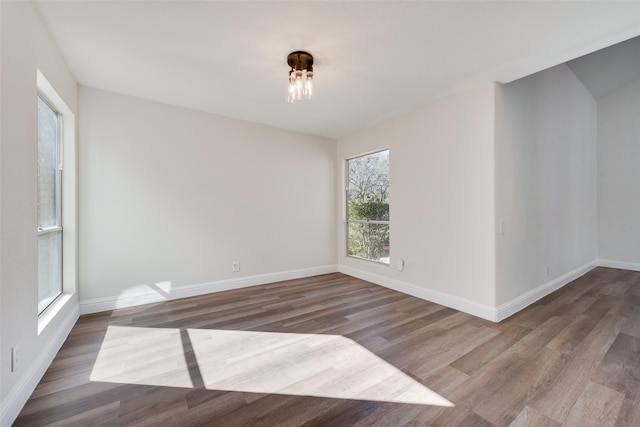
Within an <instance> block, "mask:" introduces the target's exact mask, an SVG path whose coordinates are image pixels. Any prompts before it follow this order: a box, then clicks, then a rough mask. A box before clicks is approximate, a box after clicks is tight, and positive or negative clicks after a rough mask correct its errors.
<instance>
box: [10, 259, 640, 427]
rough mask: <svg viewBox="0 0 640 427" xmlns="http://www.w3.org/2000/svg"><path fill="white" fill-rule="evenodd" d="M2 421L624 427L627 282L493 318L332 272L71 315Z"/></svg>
mask: <svg viewBox="0 0 640 427" xmlns="http://www.w3.org/2000/svg"><path fill="white" fill-rule="evenodd" d="M15 425H17V426H45V425H47V426H49V425H56V426H128V425H148V426H196V425H206V426H243V425H251V426H301V425H304V426H353V425H358V426H360V425H362V426H365V425H379V426H403V425H410V426H431V425H433V426H456V425H462V426H490V425H496V426H509V425H510V426H560V425H567V426H581V427H584V426H607V425H611V426H614V425H615V426H640V273H637V272H630V271H622V270H614V269H607V268H597V269H595V270H593V271H591V272H590V273H588V274H587V275H585V276H583V277H582V278H580V279H578V280H576V281H574V282H572V283H570V284H569V285H567V286H565V287H564V288H562V289H560V290H558V291H557V292H555V293H553V294H551V295H549V296H547V297H546V298H544V299H542V300H540V301H538V302H537V303H536V304H533V305H532V306H530V307H528V308H527V309H525V310H523V311H521V312H520V313H517V314H516V315H514V316H512V317H510V318H509V319H506V320H505V321H503V322H501V323H498V324H496V323H492V322H489V321H484V320H481V319H478V318H475V317H473V316H470V315H467V314H464V313H460V312H457V311H455V310H452V309H449V308H446V307H442V306H439V305H437V304H433V303H429V302H426V301H423V300H420V299H417V298H414V297H411V296H407V295H403V294H401V293H398V292H395V291H392V290H389V289H386V288H382V287H379V286H376V285H373V284H370V283H367V282H364V281H362V280H358V279H355V278H352V277H349V276H345V275H342V274H339V273H336V274H330V275H324V276H318V277H313V278H308V279H300V280H292V281H288V282H281V283H274V284H269V285H263V286H258V287H252V288H245V289H240V290H234V291H227V292H222V293H217V294H211V295H206V296H201V297H195V298H188V299H183V300H176V301H170V302H166V303H159V304H152V305H147V306H142V307H135V308H128V309H120V310H114V311H111V312H104V313H97V314H93V315H86V316H82V317H81V318H80V320H79V321H78V323H77V324H76V325H75V327H74V328H73V330H72V332H71V334H70V335H69V337H68V339H67V341H66V342H65V344H64V345H63V347H62V349H61V350H60V352H59V353H58V355H57V357H56V359H55V361H54V362H53V364H52V365H51V366H50V368H49V369H48V371H47V373H46V374H45V376H44V378H43V379H42V381H41V382H40V384H39V385H38V387H37V388H36V390H35V391H34V393H33V395H32V396H31V398H30V399H29V401H28V402H27V404H26V406H25V407H24V409H23V410H22V412H21V413H20V415H19V417H18V418H17V420H16V422H15Z"/></svg>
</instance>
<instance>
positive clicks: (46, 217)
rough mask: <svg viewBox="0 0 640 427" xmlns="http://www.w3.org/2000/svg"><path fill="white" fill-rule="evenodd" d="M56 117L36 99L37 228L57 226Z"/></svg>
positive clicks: (45, 104) (41, 101)
mask: <svg viewBox="0 0 640 427" xmlns="http://www.w3.org/2000/svg"><path fill="white" fill-rule="evenodd" d="M57 188H58V115H57V113H56V112H55V111H53V110H52V109H51V107H49V106H48V105H47V103H46V102H44V101H43V100H42V99H41V98H40V97H38V227H40V228H46V227H52V226H55V225H59V218H58V208H57V206H58V200H57V197H58V194H57Z"/></svg>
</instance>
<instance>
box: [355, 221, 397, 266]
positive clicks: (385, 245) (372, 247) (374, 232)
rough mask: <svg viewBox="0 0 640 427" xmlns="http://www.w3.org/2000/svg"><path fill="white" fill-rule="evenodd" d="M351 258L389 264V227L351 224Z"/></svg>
mask: <svg viewBox="0 0 640 427" xmlns="http://www.w3.org/2000/svg"><path fill="white" fill-rule="evenodd" d="M348 228H349V250H348V254H349V255H350V256H356V257H360V258H366V259H370V260H373V261H378V262H383V263H385V264H388V263H389V225H388V224H367V223H362V222H349V223H348Z"/></svg>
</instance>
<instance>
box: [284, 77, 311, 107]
mask: <svg viewBox="0 0 640 427" xmlns="http://www.w3.org/2000/svg"><path fill="white" fill-rule="evenodd" d="M312 98H313V71H308V70H291V71H289V94H288V96H287V101H288V102H290V103H294V102H299V101H305V100H308V99H312Z"/></svg>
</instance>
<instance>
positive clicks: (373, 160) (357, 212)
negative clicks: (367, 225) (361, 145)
mask: <svg viewBox="0 0 640 427" xmlns="http://www.w3.org/2000/svg"><path fill="white" fill-rule="evenodd" d="M348 167H349V171H348V177H349V183H348V191H347V198H348V204H347V209H348V212H347V215H348V216H347V217H348V218H349V219H362V220H370V221H373V220H375V221H388V220H389V150H385V151H380V152H378V153H373V154H368V155H366V156H361V157H357V158H355V159H351V160H349V161H348Z"/></svg>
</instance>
